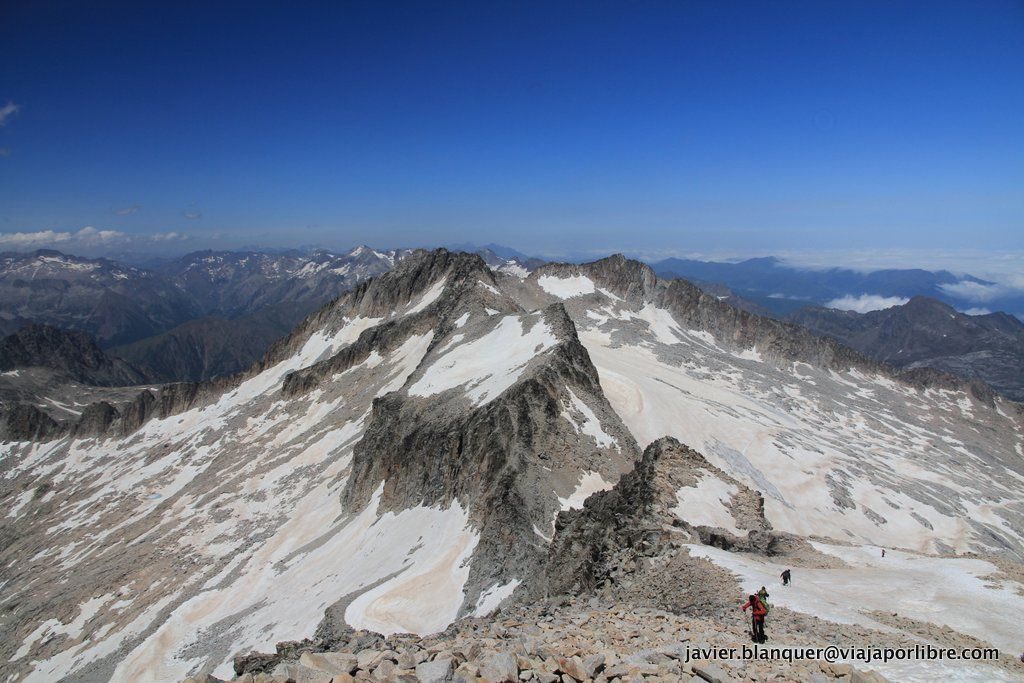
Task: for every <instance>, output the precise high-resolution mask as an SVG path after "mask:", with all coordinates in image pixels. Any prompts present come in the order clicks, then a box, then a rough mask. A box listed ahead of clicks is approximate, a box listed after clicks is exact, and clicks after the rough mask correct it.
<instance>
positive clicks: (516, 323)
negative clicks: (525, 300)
mask: <svg viewBox="0 0 1024 683" xmlns="http://www.w3.org/2000/svg"><path fill="white" fill-rule="evenodd" d="M557 343H558V339H556V338H555V335H554V334H553V333H552V331H551V328H550V327H549V326H548V324H547V323H546V322H544V321H543V320H540V319H536V321H535V322H534V323H533V326H532V327H531V328H530V329H529V330H524V329H523V319H521V318H519V317H518V316H514V315H510V316H505V317H503V318H502V319H501V320H500V321H499V322H498V324H497V325H496V326H495V327H494V329H492V330H491V331H490V332H488V333H487V334H485V335H484V336H482V337H480V338H479V339H475V340H473V341H469V342H466V343H464V344H460V345H458V346H456V347H454V348H453V349H451V350H450V351H446V352H445V353H443V354H441V355H440V356H439V357H438V358H437V359H435V360H434V362H433V363H432V364H431V365H430V366H429V367H428V368H427V369H426V371H425V372H424V373H423V376H422V377H420V379H419V380H418V381H417V382H416V383H414V384H413V385H412V386H411V387H409V394H410V395H412V396H423V397H426V396H433V395H435V394H439V393H441V392H442V391H446V390H448V389H452V388H455V387H458V386H463V385H466V387H467V388H466V396H467V397H468V398H469V400H470V401H472V402H473V403H474V404H476V405H483V404H485V403H487V402H489V401H490V400H492V399H494V398H495V397H497V396H498V395H499V394H500V393H501V392H503V391H505V389H508V388H509V387H510V386H512V385H513V384H515V382H516V380H518V379H519V375H520V374H521V373H522V371H523V369H524V368H525V367H526V365H527V363H529V362H530V361H531V360H533V358H534V357H535V356H536V355H537V354H539V353H543V352H544V351H546V350H547V349H549V348H551V347H552V346H554V345H555V344H557Z"/></svg>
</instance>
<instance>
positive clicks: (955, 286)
mask: <svg viewBox="0 0 1024 683" xmlns="http://www.w3.org/2000/svg"><path fill="white" fill-rule="evenodd" d="M939 287H940V289H942V291H944V292H945V293H946V294H949V295H950V296H955V297H959V298H961V299H967V300H968V301H975V302H978V303H983V302H985V301H992V300H993V299H995V298H997V297H1000V296H1004V295H1006V294H1009V293H1011V292H1010V291H1009V289H1010V288H1009V287H1007V286H1005V285H998V284H992V285H985V284H982V283H980V282H971V281H970V280H961V281H960V282H954V283H952V284H947V285H940V286H939Z"/></svg>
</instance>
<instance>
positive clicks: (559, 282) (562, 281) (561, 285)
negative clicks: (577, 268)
mask: <svg viewBox="0 0 1024 683" xmlns="http://www.w3.org/2000/svg"><path fill="white" fill-rule="evenodd" d="M537 284H538V285H540V288H541V289H543V290H544V291H545V292H547V293H548V294H550V295H552V296H557V297H558V298H559V299H571V298H573V297H574V296H583V295H584V294H593V293H594V291H595V287H594V281H593V280H591V279H590V278H589V277H587V276H586V275H573V276H571V277H555V276H554V275H541V276H540V277H539V278H537Z"/></svg>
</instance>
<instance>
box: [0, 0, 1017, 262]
mask: <svg viewBox="0 0 1024 683" xmlns="http://www.w3.org/2000/svg"><path fill="white" fill-rule="evenodd" d="M306 4H307V3H280V4H260V3H251V2H246V3H237V4H236V3H229V2H221V1H219V0H218V1H217V2H201V3H191V2H180V1H177V0H176V1H175V2H168V3H164V4H163V5H162V6H157V5H155V4H154V3H148V2H146V3H140V2H130V3H123V4H120V3H110V2H99V3H86V2H80V1H75V2H67V3H57V2H47V1H46V0H33V1H31V2H28V1H24V0H3V1H2V2H0V46H3V53H4V58H3V59H2V60H0V107H3V106H4V105H6V104H8V103H12V104H14V105H16V106H17V107H18V110H17V111H15V112H14V113H10V114H9V115H7V116H6V117H5V118H4V119H3V125H2V126H0V232H4V233H11V232H15V231H21V232H35V231H41V230H54V231H71V232H74V231H77V230H79V229H80V228H82V227H84V226H93V227H95V228H96V229H97V230H114V231H121V232H127V233H147V234H148V233H158V232H159V233H166V232H169V231H174V232H177V233H183V234H187V235H189V240H188V244H189V245H191V246H201V245H202V246H205V244H206V243H211V244H212V243H215V244H218V245H223V246H232V245H238V244H255V243H259V244H267V245H291V246H296V245H299V244H312V243H319V244H326V245H330V246H344V245H349V244H355V243H362V242H366V243H370V244H373V245H376V246H400V245H422V244H436V243H445V242H466V241H473V242H477V243H484V242H489V241H496V242H501V243H505V244H510V245H512V246H515V247H517V248H519V249H521V250H524V251H532V252H538V253H553V252H558V251H577V252H578V251H582V250H586V249H597V250H599V249H609V250H611V249H627V250H639V249H644V250H659V249H665V250H731V251H743V250H744V249H749V250H751V251H755V250H756V251H764V250H780V251H781V250H793V249H804V248H806V249H844V248H860V249H865V248H866V249H872V248H891V247H922V246H925V247H935V248H945V249H954V250H955V249H960V248H967V247H970V248H974V249H978V248H982V249H985V248H987V249H993V250H999V249H1021V248H1022V247H1024V237H1022V236H1024V3H1022V2H1020V1H1019V0H1018V1H1011V0H1006V1H1002V2H999V1H994V2H986V1H978V0H971V1H965V2H941V1H939V2H936V1H928V2H920V3H915V2H891V1H889V2H877V3H876V2H849V3H847V2H829V1H822V0H817V1H813V2H756V3H755V2H729V1H716V2H685V1H683V0H679V1H677V2H668V3H659V2H601V1H597V0H593V1H587V2H560V1H558V0H549V1H545V2H537V3H529V2H511V3H493V2H467V3H429V2H421V3H409V4H405V3H388V2H331V3H324V7H323V8H320V9H311V8H309V7H306V6H305V5H306ZM0 111H2V110H0ZM118 211H120V213H118ZM186 214H188V215H190V216H192V217H191V218H188V217H186Z"/></svg>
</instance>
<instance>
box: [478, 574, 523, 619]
mask: <svg viewBox="0 0 1024 683" xmlns="http://www.w3.org/2000/svg"><path fill="white" fill-rule="evenodd" d="M521 583H522V580H520V579H512V580H511V581H509V582H508V583H505V584H497V583H496V584H494V585H493V586H491V587H490V588H488V589H487V590H485V591H484V592H483V593H481V594H480V598H479V599H478V600H477V601H476V608H475V609H474V610H473V616H474V617H486V616H487V615H488V614H490V613H491V612H493V611H494V610H495V609H496V608H497V607H498V606H499V605H500V604H501V603H502V602H504V601H505V598H507V597H509V596H510V595H512V593H514V592H515V590H516V588H518V587H519V584H521Z"/></svg>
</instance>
